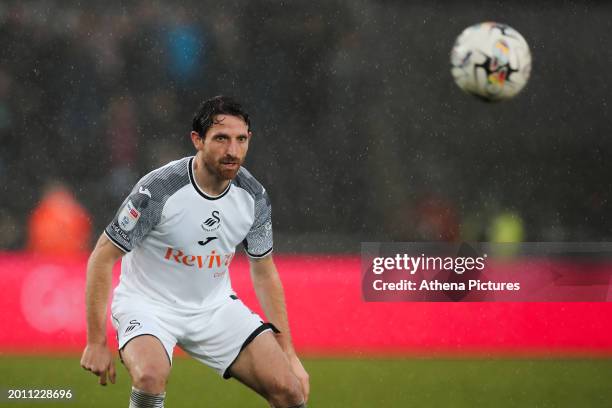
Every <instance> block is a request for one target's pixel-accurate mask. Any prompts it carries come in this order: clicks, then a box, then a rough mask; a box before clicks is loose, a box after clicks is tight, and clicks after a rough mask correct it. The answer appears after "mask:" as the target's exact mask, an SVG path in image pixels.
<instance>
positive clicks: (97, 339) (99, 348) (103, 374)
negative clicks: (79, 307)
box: [81, 234, 124, 385]
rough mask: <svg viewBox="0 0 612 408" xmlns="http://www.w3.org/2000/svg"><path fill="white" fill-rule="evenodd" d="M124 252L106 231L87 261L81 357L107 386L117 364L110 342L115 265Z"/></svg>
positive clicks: (83, 364)
mask: <svg viewBox="0 0 612 408" xmlns="http://www.w3.org/2000/svg"><path fill="white" fill-rule="evenodd" d="M123 254H124V252H123V251H122V250H120V249H119V248H117V247H116V246H115V245H114V244H113V243H112V242H111V241H110V240H109V239H108V238H107V237H106V235H104V234H102V235H101V236H100V239H98V242H97V243H96V247H95V248H94V250H93V252H92V253H91V255H90V257H89V261H88V262H87V284H86V288H85V305H86V308H87V346H86V347H85V350H84V351H83V356H82V357H81V367H83V368H84V369H86V370H89V371H91V372H92V373H94V374H95V375H97V376H99V377H100V379H99V383H100V384H101V385H106V378H107V375H108V377H109V379H110V381H111V382H112V383H113V384H114V383H115V375H116V373H115V363H114V361H113V355H112V353H111V351H110V350H109V348H108V346H107V344H106V310H107V306H108V305H107V303H108V297H109V294H110V290H111V287H112V273H113V266H114V265H115V262H117V260H118V259H119V258H121V257H122V256H123Z"/></svg>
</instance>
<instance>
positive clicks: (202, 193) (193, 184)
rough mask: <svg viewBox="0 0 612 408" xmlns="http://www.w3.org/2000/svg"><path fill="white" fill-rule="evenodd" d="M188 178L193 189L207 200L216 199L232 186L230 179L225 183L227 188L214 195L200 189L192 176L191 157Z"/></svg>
mask: <svg viewBox="0 0 612 408" xmlns="http://www.w3.org/2000/svg"><path fill="white" fill-rule="evenodd" d="M189 180H190V181H191V185H192V186H193V188H194V189H195V191H196V192H197V193H198V194H199V195H201V196H202V197H204V198H205V199H207V200H218V199H220V198H222V197H223V196H224V195H226V194H227V192H228V191H229V190H230V187H231V186H232V181H231V180H230V182H229V183H228V185H227V188H226V189H225V190H223V192H222V193H221V194H219V195H216V196H211V195H209V194H206V193H205V192H204V190H202V189H201V188H200V186H198V183H196V180H195V177H194V176H193V157H192V158H191V159H189Z"/></svg>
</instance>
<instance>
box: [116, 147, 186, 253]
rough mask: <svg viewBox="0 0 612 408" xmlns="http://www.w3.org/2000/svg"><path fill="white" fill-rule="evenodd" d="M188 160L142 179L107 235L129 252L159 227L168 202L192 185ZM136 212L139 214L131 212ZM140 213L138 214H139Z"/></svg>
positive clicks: (127, 199)
mask: <svg viewBox="0 0 612 408" xmlns="http://www.w3.org/2000/svg"><path fill="white" fill-rule="evenodd" d="M189 159H190V158H189V157H186V158H183V159H180V160H176V161H173V162H171V163H168V164H167V165H165V166H163V167H160V168H158V169H156V170H153V171H152V172H151V173H149V174H147V175H146V176H144V177H143V178H141V179H140V180H139V181H138V183H136V185H135V186H134V188H133V189H132V192H131V193H130V195H129V196H128V197H127V198H126V199H125V201H124V202H123V204H122V205H121V207H120V209H119V211H117V214H115V218H113V221H112V222H111V223H110V224H109V225H108V226H107V227H106V229H105V232H106V235H107V236H108V237H109V238H110V239H112V240H113V242H114V243H115V244H117V245H118V246H119V247H120V248H122V249H123V250H124V251H126V252H129V251H131V250H132V249H134V247H136V245H138V244H139V243H140V242H141V241H142V240H143V239H144V237H146V235H147V234H148V233H149V231H151V229H153V227H154V226H155V225H157V224H158V223H159V221H160V219H161V215H162V210H163V208H164V204H165V203H166V200H168V198H169V197H170V196H171V195H173V194H174V193H176V192H177V191H178V190H180V189H181V188H183V187H184V186H185V185H187V184H189V183H190V181H189V172H188V164H189ZM131 209H134V210H135V211H136V212H133V211H132V212H131V214H133V215H130V210H131ZM136 214H138V215H136Z"/></svg>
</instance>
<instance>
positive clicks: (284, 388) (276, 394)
mask: <svg viewBox="0 0 612 408" xmlns="http://www.w3.org/2000/svg"><path fill="white" fill-rule="evenodd" d="M267 394H268V395H267V399H268V402H269V403H270V405H272V406H273V407H276V408H288V407H295V406H298V407H299V406H300V404H302V403H303V402H304V393H303V392H302V386H301V385H300V382H299V380H298V379H297V377H296V376H295V375H293V373H287V374H286V375H284V376H283V377H279V378H277V379H276V380H275V381H274V382H273V383H272V384H270V385H269V386H268V387H267Z"/></svg>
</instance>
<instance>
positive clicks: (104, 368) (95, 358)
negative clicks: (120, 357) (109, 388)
mask: <svg viewBox="0 0 612 408" xmlns="http://www.w3.org/2000/svg"><path fill="white" fill-rule="evenodd" d="M81 367H83V368H84V369H85V370H88V371H91V372H92V373H94V374H95V375H97V376H98V377H100V379H99V380H98V382H99V383H100V385H106V378H107V376H108V378H109V379H110V382H111V383H113V384H114V383H115V378H116V375H117V374H116V372H115V362H114V360H113V355H112V353H111V351H110V350H109V349H108V347H107V346H106V345H105V344H88V345H87V347H85V350H84V351H83V356H82V357H81Z"/></svg>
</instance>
